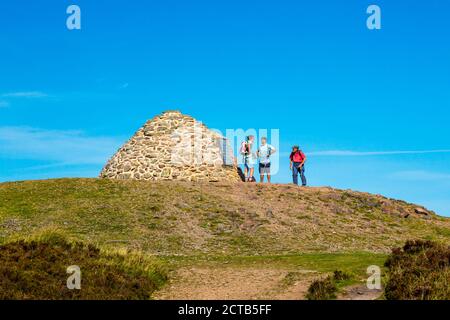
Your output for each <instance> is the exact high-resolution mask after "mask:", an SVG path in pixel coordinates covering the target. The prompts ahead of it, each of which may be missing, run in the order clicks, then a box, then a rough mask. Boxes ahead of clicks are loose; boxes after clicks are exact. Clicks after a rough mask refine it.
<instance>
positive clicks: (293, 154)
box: [291, 150, 306, 162]
mask: <svg viewBox="0 0 450 320" xmlns="http://www.w3.org/2000/svg"><path fill="white" fill-rule="evenodd" d="M295 155H299V156H300V161H298V162H303V161H304V160H305V158H306V156H305V154H304V153H303V151H302V150H297V151H296V152H292V153H291V161H294V157H295ZM296 162H297V161H296Z"/></svg>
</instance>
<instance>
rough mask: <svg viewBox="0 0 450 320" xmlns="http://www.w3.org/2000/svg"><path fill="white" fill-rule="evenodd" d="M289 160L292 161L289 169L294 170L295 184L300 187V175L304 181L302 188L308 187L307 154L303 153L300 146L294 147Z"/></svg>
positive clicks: (293, 178)
mask: <svg viewBox="0 0 450 320" xmlns="http://www.w3.org/2000/svg"><path fill="white" fill-rule="evenodd" d="M289 159H290V163H289V168H290V169H291V170H292V180H293V182H294V184H296V185H298V174H299V173H300V178H301V179H302V186H306V177H305V161H306V156H305V154H304V153H303V151H302V150H300V148H299V147H298V146H293V147H292V152H291V155H290V156H289Z"/></svg>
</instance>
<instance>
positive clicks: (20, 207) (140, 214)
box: [0, 179, 450, 255]
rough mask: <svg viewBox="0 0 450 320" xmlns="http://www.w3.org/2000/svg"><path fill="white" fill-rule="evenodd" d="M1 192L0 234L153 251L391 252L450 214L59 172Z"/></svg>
mask: <svg viewBox="0 0 450 320" xmlns="http://www.w3.org/2000/svg"><path fill="white" fill-rule="evenodd" d="M0 199H1V201H0V241H6V240H7V239H10V238H11V237H17V236H20V235H32V234H34V233H39V232H41V231H42V230H45V229H48V228H52V229H57V230H58V231H59V232H61V233H63V234H65V235H66V236H68V238H71V239H75V240H82V241H83V240H84V241H88V242H91V243H96V244H99V245H102V246H113V247H115V248H117V247H125V248H129V249H137V250H141V251H144V252H147V253H151V254H158V255H195V254H203V253H208V254H213V255H223V254H226V255H229V254H233V255H255V254H265V255H271V254H272V255H273V254H276V255H280V254H293V253H299V252H354V251H370V252H383V253H388V252H389V251H390V249H391V248H393V247H398V246H401V245H403V243H404V242H405V241H406V240H408V239H426V240H438V241H441V242H447V243H448V242H449V241H450V219H448V218H443V217H439V216H437V215H435V214H433V213H432V212H428V211H426V210H425V209H423V208H418V206H416V205H412V204H408V203H405V202H403V201H396V200H392V199H387V198H384V197H382V196H377V195H371V194H366V193H360V192H353V191H344V190H334V189H331V188H298V187H294V186H290V185H260V184H245V183H238V184H221V183H215V184H198V183H197V184H193V183H187V182H174V181H170V182H143V181H118V180H99V179H58V180H45V181H25V182H12V183H2V184H0ZM417 212H420V213H417Z"/></svg>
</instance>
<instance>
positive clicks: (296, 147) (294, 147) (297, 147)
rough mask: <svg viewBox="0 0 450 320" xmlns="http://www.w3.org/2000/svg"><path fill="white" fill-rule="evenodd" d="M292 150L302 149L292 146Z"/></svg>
mask: <svg viewBox="0 0 450 320" xmlns="http://www.w3.org/2000/svg"><path fill="white" fill-rule="evenodd" d="M292 149H300V147H299V146H297V145H295V146H292Z"/></svg>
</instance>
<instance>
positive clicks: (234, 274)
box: [154, 266, 317, 300]
mask: <svg viewBox="0 0 450 320" xmlns="http://www.w3.org/2000/svg"><path fill="white" fill-rule="evenodd" d="M314 276H317V273H315V272H312V271H308V270H300V271H299V270H295V271H292V270H280V269H274V268H264V267H263V268H261V267H258V268H256V267H248V266H245V267H242V266H221V267H212V266H208V267H203V266H195V267H183V268H180V269H178V270H177V271H175V272H174V273H173V274H172V276H171V280H170V281H169V284H168V285H166V286H165V287H164V288H163V289H162V290H161V291H159V292H157V293H156V294H155V295H154V298H155V299H162V300H175V299H182V300H194V299H198V300H208V299H226V300H243V299H249V300H253V299H304V296H305V294H306V291H307V289H308V286H309V284H310V283H311V282H312V280H313V278H314Z"/></svg>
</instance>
